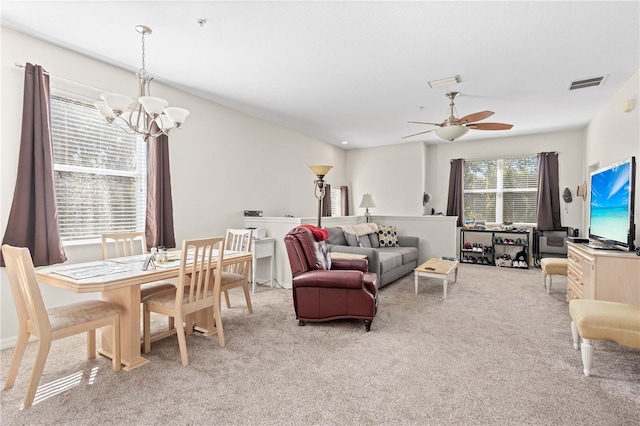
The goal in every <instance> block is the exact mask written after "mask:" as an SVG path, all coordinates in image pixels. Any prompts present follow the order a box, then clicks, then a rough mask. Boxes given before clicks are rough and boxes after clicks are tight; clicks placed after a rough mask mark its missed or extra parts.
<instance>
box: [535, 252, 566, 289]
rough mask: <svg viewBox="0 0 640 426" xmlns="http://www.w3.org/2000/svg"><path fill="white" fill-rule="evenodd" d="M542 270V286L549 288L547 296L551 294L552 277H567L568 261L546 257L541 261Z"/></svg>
mask: <svg viewBox="0 0 640 426" xmlns="http://www.w3.org/2000/svg"><path fill="white" fill-rule="evenodd" d="M540 267H541V268H542V285H543V286H546V287H547V294H549V293H551V280H552V279H553V278H552V275H564V276H565V277H566V276H567V259H565V258H559V257H545V258H543V259H542V260H541V261H540Z"/></svg>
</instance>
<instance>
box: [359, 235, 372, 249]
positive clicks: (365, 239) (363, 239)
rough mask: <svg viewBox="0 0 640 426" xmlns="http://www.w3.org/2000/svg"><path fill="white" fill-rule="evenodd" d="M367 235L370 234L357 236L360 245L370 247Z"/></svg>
mask: <svg viewBox="0 0 640 426" xmlns="http://www.w3.org/2000/svg"><path fill="white" fill-rule="evenodd" d="M369 235H371V234H367V235H361V236H359V237H358V238H359V239H360V246H361V247H366V248H371V240H370V239H369Z"/></svg>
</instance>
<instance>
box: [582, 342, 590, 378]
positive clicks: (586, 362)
mask: <svg viewBox="0 0 640 426" xmlns="http://www.w3.org/2000/svg"><path fill="white" fill-rule="evenodd" d="M581 349H582V367H583V368H584V370H583V371H584V375H585V376H589V375H590V374H591V362H592V361H593V340H591V339H582V345H581Z"/></svg>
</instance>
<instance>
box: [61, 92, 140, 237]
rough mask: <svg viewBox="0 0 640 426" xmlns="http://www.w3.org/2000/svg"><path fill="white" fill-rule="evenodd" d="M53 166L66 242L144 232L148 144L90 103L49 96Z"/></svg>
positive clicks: (62, 234) (63, 234) (62, 228)
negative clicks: (102, 235) (113, 233)
mask: <svg viewBox="0 0 640 426" xmlns="http://www.w3.org/2000/svg"><path fill="white" fill-rule="evenodd" d="M51 133H52V137H53V163H54V165H53V169H54V176H55V178H54V179H55V186H56V198H57V203H58V217H59V221H60V233H61V236H62V240H63V241H64V242H68V241H82V240H90V239H96V238H99V236H100V235H101V234H103V233H108V232H133V231H144V226H145V216H146V191H147V188H146V185H147V184H146V175H147V172H146V146H145V142H144V140H143V139H142V138H139V137H138V136H135V135H131V134H127V133H125V132H124V131H123V130H121V129H119V128H118V127H117V126H114V125H111V124H109V123H107V122H106V121H105V120H104V119H103V118H102V116H101V115H100V114H99V113H98V111H97V110H96V108H95V107H94V105H93V104H92V103H90V102H85V101H82V100H77V99H69V98H67V97H63V96H57V95H52V96H51Z"/></svg>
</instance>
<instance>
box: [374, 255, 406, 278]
mask: <svg viewBox="0 0 640 426" xmlns="http://www.w3.org/2000/svg"><path fill="white" fill-rule="evenodd" d="M378 258H379V259H380V275H382V274H384V273H386V272H389V271H391V270H392V269H395V268H398V267H400V266H402V254H400V253H398V252H397V251H391V250H382V249H380V250H379V251H378Z"/></svg>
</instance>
